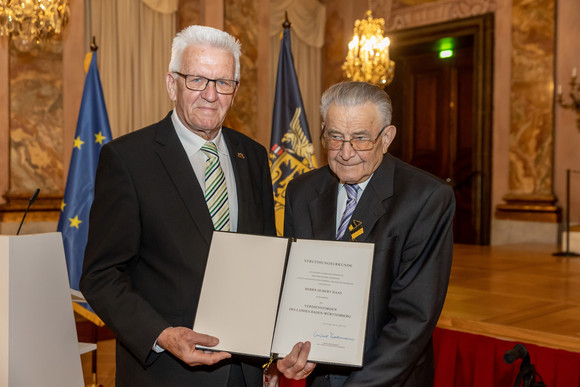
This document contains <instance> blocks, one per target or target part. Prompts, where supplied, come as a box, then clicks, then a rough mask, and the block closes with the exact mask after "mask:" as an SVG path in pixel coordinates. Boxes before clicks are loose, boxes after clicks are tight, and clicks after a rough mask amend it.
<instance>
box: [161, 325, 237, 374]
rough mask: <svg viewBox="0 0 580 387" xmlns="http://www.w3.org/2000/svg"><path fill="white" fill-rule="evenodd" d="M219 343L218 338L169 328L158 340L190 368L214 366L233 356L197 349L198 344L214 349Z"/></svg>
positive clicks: (183, 329) (185, 329) (187, 330)
mask: <svg viewBox="0 0 580 387" xmlns="http://www.w3.org/2000/svg"><path fill="white" fill-rule="evenodd" d="M218 343H219V340H218V339H217V338H216V337H213V336H208V335H204V334H202V333H197V332H195V331H193V330H191V329H189V328H185V327H175V328H167V329H165V330H164V331H163V332H161V334H160V335H159V337H158V338H157V344H158V345H159V346H161V347H162V348H165V350H166V351H169V352H171V353H172V354H173V355H175V356H176V357H177V358H179V359H181V360H182V361H183V362H184V363H185V364H187V365H190V366H196V365H212V364H215V363H217V362H220V361H222V360H224V359H227V358H229V357H231V356H232V355H231V354H229V353H227V352H209V351H208V352H206V351H203V350H200V349H195V345H196V344H200V345H203V346H206V347H213V346H216V345H217V344H218Z"/></svg>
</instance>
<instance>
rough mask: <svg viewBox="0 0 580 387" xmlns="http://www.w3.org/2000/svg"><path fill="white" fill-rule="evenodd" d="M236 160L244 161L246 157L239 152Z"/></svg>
mask: <svg viewBox="0 0 580 387" xmlns="http://www.w3.org/2000/svg"><path fill="white" fill-rule="evenodd" d="M238 158H240V159H245V158H246V156H244V154H243V153H241V152H238Z"/></svg>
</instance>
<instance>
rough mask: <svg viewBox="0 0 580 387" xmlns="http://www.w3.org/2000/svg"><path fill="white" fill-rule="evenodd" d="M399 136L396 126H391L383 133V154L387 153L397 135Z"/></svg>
mask: <svg viewBox="0 0 580 387" xmlns="http://www.w3.org/2000/svg"><path fill="white" fill-rule="evenodd" d="M396 134H397V128H395V126H394V125H389V126H387V127H386V128H385V130H384V131H383V134H382V135H381V138H382V140H383V154H384V153H387V150H388V149H389V146H390V145H391V143H392V142H393V140H394V139H395V135H396Z"/></svg>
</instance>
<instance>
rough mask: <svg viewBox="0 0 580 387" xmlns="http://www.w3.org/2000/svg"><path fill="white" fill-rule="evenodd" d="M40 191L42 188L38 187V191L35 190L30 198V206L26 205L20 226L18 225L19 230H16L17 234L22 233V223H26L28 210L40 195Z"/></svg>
mask: <svg viewBox="0 0 580 387" xmlns="http://www.w3.org/2000/svg"><path fill="white" fill-rule="evenodd" d="M39 193H40V188H37V189H36V191H34V193H33V194H32V197H31V198H30V199H29V200H28V207H26V211H24V216H23V217H22V220H21V221H20V226H18V231H17V232H16V235H18V234H20V229H21V228H22V223H24V219H25V218H26V214H28V210H29V209H30V206H31V205H32V203H34V202H35V201H36V198H37V197H38V194H39Z"/></svg>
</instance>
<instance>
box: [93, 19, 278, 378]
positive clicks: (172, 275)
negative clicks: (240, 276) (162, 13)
mask: <svg viewBox="0 0 580 387" xmlns="http://www.w3.org/2000/svg"><path fill="white" fill-rule="evenodd" d="M240 54H241V47H240V43H239V42H238V41H237V40H236V39H235V38H234V37H232V36H231V35H229V34H227V33H225V32H223V31H219V30H216V29H213V28H210V27H202V26H191V27H188V28H186V29H184V30H183V31H181V32H180V33H178V34H177V36H176V37H175V39H174V40H173V47H172V54H171V62H170V63H169V72H168V73H167V74H166V75H165V80H166V84H167V91H168V93H169V98H170V99H171V100H172V101H174V102H175V109H174V110H173V111H172V112H170V113H169V114H168V115H167V116H166V117H165V118H164V119H163V120H161V121H159V122H157V123H155V124H153V125H151V126H149V127H147V128H144V129H141V130H137V131H135V132H133V133H130V134H128V135H126V136H123V137H121V138H118V139H116V140H114V141H112V142H109V143H108V144H107V145H105V146H104V147H103V149H102V150H101V154H100V160H99V166H98V170H97V178H96V184H95V200H94V203H93V206H92V209H91V216H90V228H89V240H88V244H87V247H86V253H85V262H84V269H83V276H82V278H81V290H82V292H83V294H84V295H85V296H86V298H87V300H88V301H89V303H90V305H91V306H92V307H93V309H94V310H95V311H96V312H97V314H98V315H99V316H100V317H101V318H102V319H103V321H104V322H105V323H106V324H107V326H108V327H109V328H110V329H111V330H112V331H113V332H114V333H115V335H116V336H117V352H116V362H117V368H116V371H117V373H116V384H117V386H139V387H143V386H155V387H157V386H172V387H176V386H218V387H219V386H222V387H233V386H241V387H245V386H256V385H262V369H261V367H260V366H261V362H262V361H261V360H259V359H241V358H238V357H235V356H230V354H229V353H223V352H214V353H207V352H204V351H202V350H196V344H201V345H204V346H210V347H211V346H215V345H216V344H217V343H218V338H215V337H210V336H207V335H204V334H203V332H194V331H193V330H192V329H191V328H192V327H193V321H194V318H195V314H196V309H197V304H198V301H199V296H200V290H201V284H202V280H203V275H204V271H205V265H206V261H207V257H208V252H209V246H210V241H211V239H212V233H213V232H214V230H220V231H230V232H243V233H247V234H268V235H275V233H276V231H275V225H274V203H273V196H272V182H271V180H270V171H269V166H268V156H267V152H266V150H265V149H264V147H263V146H261V145H259V144H258V143H257V142H255V141H253V140H252V139H250V138H248V137H246V136H244V135H243V134H241V133H239V132H236V131H235V130H232V129H230V128H226V127H224V126H223V125H222V122H223V121H224V119H225V117H226V114H227V112H228V110H229V108H230V107H231V106H232V104H233V101H234V97H235V95H236V92H237V91H238V88H239V80H240V59H239V58H240ZM227 269H228V268H224V270H227ZM224 286H225V287H227V286H228V284H224ZM219 307H220V306H219V305H216V308H219ZM232 324H235V322H232Z"/></svg>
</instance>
